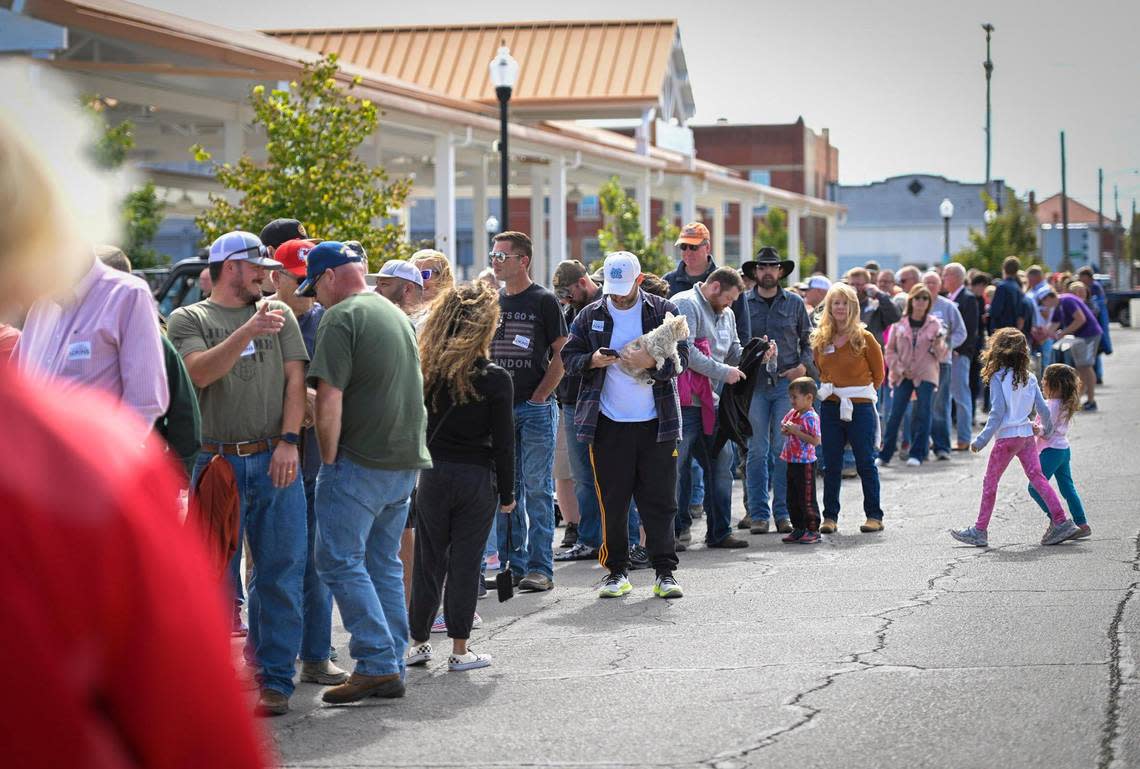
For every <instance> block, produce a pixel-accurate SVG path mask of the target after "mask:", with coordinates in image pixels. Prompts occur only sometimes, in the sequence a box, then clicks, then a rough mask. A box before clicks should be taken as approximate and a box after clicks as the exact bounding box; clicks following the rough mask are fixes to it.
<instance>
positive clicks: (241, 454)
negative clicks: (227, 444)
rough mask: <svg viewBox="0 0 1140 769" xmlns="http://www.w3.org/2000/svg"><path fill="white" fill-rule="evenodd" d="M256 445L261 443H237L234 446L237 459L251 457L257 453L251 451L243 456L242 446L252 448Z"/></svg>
mask: <svg viewBox="0 0 1140 769" xmlns="http://www.w3.org/2000/svg"><path fill="white" fill-rule="evenodd" d="M258 443H261V441H238V442H237V443H235V444H234V447H235V448H236V449H237V455H238V456H239V457H252V456H253V455H254V454H256V453H257V452H256V451H251V452H249V453H248V454H245V453H243V452H242V446H254V445H256V444H258Z"/></svg>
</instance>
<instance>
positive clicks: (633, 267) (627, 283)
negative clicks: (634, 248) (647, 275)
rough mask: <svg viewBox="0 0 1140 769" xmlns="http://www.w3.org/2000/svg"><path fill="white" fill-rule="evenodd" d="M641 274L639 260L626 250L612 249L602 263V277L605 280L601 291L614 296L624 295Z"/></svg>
mask: <svg viewBox="0 0 1140 769" xmlns="http://www.w3.org/2000/svg"><path fill="white" fill-rule="evenodd" d="M640 274H641V262H639V261H637V257H636V256H634V255H633V254H631V253H630V252H628V251H614V252H613V253H612V254H608V255H606V261H605V263H604V264H603V265H602V278H603V279H604V280H605V283H604V285H603V286H602V292H603V293H606V294H612V295H614V296H625V295H626V294H628V293H629V292H630V291H631V290H632V289H633V286H634V284H635V283H636V282H637V276H638V275H640Z"/></svg>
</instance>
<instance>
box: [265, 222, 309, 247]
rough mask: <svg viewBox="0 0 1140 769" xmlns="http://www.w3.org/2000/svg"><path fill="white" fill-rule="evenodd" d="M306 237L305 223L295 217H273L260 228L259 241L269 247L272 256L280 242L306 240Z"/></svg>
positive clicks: (280, 244)
mask: <svg viewBox="0 0 1140 769" xmlns="http://www.w3.org/2000/svg"><path fill="white" fill-rule="evenodd" d="M308 237H309V235H308V233H306V232H305V225H303V224H301V223H300V222H299V221H297V220H296V219H274V220H273V221H271V222H270V223H269V224H267V225H265V226H264V227H262V228H261V243H262V245H264V246H265V247H266V248H267V249H269V255H270V256H273V254H274V252H275V251H277V249H279V248H281V246H282V244H284V243H287V242H288V241H290V240H307V239H308Z"/></svg>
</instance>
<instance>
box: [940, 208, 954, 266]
mask: <svg viewBox="0 0 1140 769" xmlns="http://www.w3.org/2000/svg"><path fill="white" fill-rule="evenodd" d="M938 213H940V214H942V226H943V229H942V261H943V262H949V261H950V217H952V216H954V204H953V203H952V202H950V198H942V202H941V203H940V204H939V205H938Z"/></svg>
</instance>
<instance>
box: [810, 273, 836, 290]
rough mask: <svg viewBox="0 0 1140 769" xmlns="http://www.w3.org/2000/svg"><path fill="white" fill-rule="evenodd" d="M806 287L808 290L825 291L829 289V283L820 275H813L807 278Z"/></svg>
mask: <svg viewBox="0 0 1140 769" xmlns="http://www.w3.org/2000/svg"><path fill="white" fill-rule="evenodd" d="M807 287H808V288H809V289H812V288H818V289H820V290H822V291H826V290H827V289H829V288H831V281H830V280H828V279H827V278H825V277H823V276H822V275H813V276H811V277H810V278H808V282H807Z"/></svg>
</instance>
